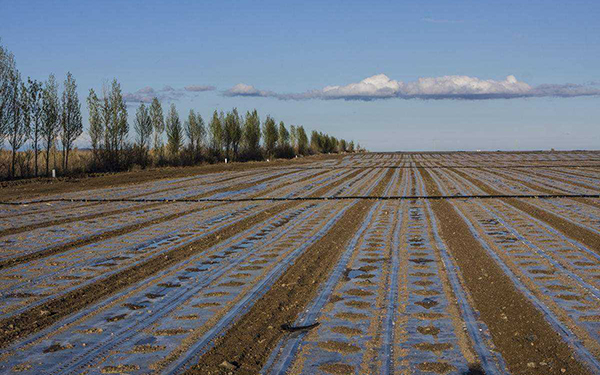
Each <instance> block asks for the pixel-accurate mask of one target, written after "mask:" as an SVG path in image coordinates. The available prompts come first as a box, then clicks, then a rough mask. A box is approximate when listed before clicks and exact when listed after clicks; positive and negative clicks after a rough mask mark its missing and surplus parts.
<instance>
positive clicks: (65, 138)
mask: <svg viewBox="0 0 600 375" xmlns="http://www.w3.org/2000/svg"><path fill="white" fill-rule="evenodd" d="M61 125H62V132H61V135H60V138H61V141H62V149H63V170H64V171H67V170H68V168H69V152H70V151H71V149H72V148H73V143H74V142H75V140H76V139H77V138H78V137H79V136H80V135H81V134H82V133H83V122H82V121H81V104H80V103H79V96H78V95H77V84H76V83H75V79H74V78H73V75H72V74H71V73H70V72H69V73H67V79H66V80H65V88H64V91H63V96H62V116H61Z"/></svg>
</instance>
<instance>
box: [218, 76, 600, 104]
mask: <svg viewBox="0 0 600 375" xmlns="http://www.w3.org/2000/svg"><path fill="white" fill-rule="evenodd" d="M224 94H225V95H227V96H259V97H274V98H277V99H281V100H303V99H327V100H334V99H343V100H363V101H369V100H376V99H390V98H400V99H431V100H442V99H456V100H486V99H513V98H527V97H576V96H598V95H600V88H598V87H597V86H596V85H594V84H589V85H576V84H562V85H554V84H553V85H549V84H545V85H539V86H536V87H533V86H530V85H529V84H527V83H525V82H522V81H519V80H517V78H516V77H515V76H512V75H510V76H507V77H506V78H505V79H504V80H501V81H497V80H493V79H487V80H484V79H480V78H476V77H469V76H443V77H425V78H419V79H418V80H416V81H412V82H402V81H396V80H393V79H390V78H389V77H388V76H386V75H385V74H378V75H374V76H372V77H369V78H366V79H363V80H362V81H360V82H357V83H350V84H348V85H343V86H341V85H335V86H326V87H324V88H322V89H319V90H311V91H306V92H303V93H292V94H279V93H274V92H271V91H263V90H258V89H256V88H255V87H254V86H250V85H246V84H241V83H240V84H238V85H235V86H234V87H232V88H231V89H229V90H227V91H226V92H225V93H224Z"/></svg>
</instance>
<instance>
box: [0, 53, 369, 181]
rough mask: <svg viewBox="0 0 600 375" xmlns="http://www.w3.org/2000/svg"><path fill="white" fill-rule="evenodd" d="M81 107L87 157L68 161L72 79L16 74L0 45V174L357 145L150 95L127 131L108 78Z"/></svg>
mask: <svg viewBox="0 0 600 375" xmlns="http://www.w3.org/2000/svg"><path fill="white" fill-rule="evenodd" d="M86 105H87V110H88V112H89V127H88V136H89V139H90V144H91V155H86V156H84V157H83V158H82V157H81V155H79V154H78V157H79V162H78V163H77V164H76V165H74V163H72V162H71V163H70V162H69V156H70V155H72V154H73V150H74V144H75V141H76V140H77V139H78V138H79V137H80V136H81V135H82V134H83V133H84V130H83V122H82V112H81V111H82V109H81V103H80V101H79V97H78V94H77V83H76V81H75V78H74V77H73V76H72V74H71V73H67V76H66V78H65V80H64V84H63V89H62V91H60V88H59V85H58V83H57V81H56V78H55V76H54V75H53V74H51V75H50V76H49V78H48V79H47V80H46V81H44V82H39V81H37V80H32V79H31V78H27V80H24V79H22V77H21V74H20V72H19V71H18V69H17V67H16V63H15V58H14V56H13V54H12V53H10V52H9V51H8V50H6V49H5V48H3V47H2V46H1V45H0V146H1V148H2V149H3V153H4V154H6V152H7V151H6V150H4V146H5V143H8V145H9V149H8V153H9V156H8V158H4V157H3V158H0V163H1V167H2V168H3V170H2V172H1V173H2V174H1V175H0V176H1V177H2V178H8V179H13V178H17V177H20V178H25V177H34V176H35V177H37V176H40V175H42V174H43V175H46V176H49V175H50V174H51V168H50V161H51V159H53V169H59V172H60V173H61V174H63V175H67V174H69V173H82V172H86V173H90V172H104V171H121V170H127V169H131V168H132V167H134V166H135V165H138V166H140V167H142V168H145V167H147V166H151V165H153V166H166V165H173V166H179V165H193V164H198V163H202V162H210V163H215V162H224V161H248V160H265V159H267V160H270V159H273V158H293V157H297V156H304V155H310V154H317V153H338V152H355V151H360V150H361V149H360V146H356V147H355V145H354V142H353V141H350V142H346V141H345V140H343V139H340V140H338V139H337V138H335V137H333V136H331V135H327V134H324V133H321V132H317V131H312V132H311V134H310V139H309V138H308V135H307V133H306V130H305V129H304V127H303V126H294V125H291V126H289V128H288V127H286V125H285V124H284V123H283V121H280V122H279V123H277V121H275V119H274V118H273V117H271V116H266V118H265V120H264V121H261V119H260V117H259V114H258V113H257V111H256V110H253V111H248V112H246V113H245V114H240V113H239V112H238V110H237V109H236V108H234V109H232V110H231V111H228V112H223V111H220V112H219V111H217V110H215V111H214V112H213V113H212V116H211V117H210V120H208V121H205V120H204V118H203V117H202V116H201V115H200V113H198V112H196V111H194V110H193V109H192V110H190V111H189V113H188V114H187V117H185V118H183V119H182V118H180V116H179V113H178V111H177V108H176V106H175V104H173V103H172V104H170V106H168V107H167V108H163V106H162V103H161V102H160V100H159V99H158V98H156V97H155V98H153V100H152V101H151V103H141V104H139V106H138V107H137V108H136V109H135V116H134V120H133V132H131V133H132V134H131V136H132V137H130V125H129V119H128V110H129V108H128V106H127V104H126V102H125V99H124V96H123V93H122V91H121V86H120V84H119V83H118V81H117V80H116V79H115V80H113V81H112V82H111V84H109V85H104V87H103V88H102V92H101V94H100V95H98V93H96V91H95V90H94V89H90V91H89V94H88V96H87V98H86ZM130 138H133V139H131V140H130ZM79 153H81V151H79ZM87 154H90V153H87ZM57 158H58V159H59V160H58V161H57V160H56V159H57ZM40 162H41V165H42V168H40V167H39V166H40ZM40 169H42V170H40Z"/></svg>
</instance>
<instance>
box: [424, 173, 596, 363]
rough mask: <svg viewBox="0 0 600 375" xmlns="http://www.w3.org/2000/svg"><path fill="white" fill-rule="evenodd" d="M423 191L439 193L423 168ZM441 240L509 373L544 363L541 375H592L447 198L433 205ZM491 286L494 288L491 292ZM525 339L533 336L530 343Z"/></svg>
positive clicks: (432, 203)
mask: <svg viewBox="0 0 600 375" xmlns="http://www.w3.org/2000/svg"><path fill="white" fill-rule="evenodd" d="M421 174H422V175H423V179H424V180H425V183H426V187H427V191H428V192H429V193H430V194H439V191H438V189H437V186H436V185H435V183H434V182H433V180H432V179H431V177H430V175H429V172H428V171H427V170H426V169H421ZM431 206H432V208H433V211H434V213H435V215H436V217H437V218H438V223H439V226H440V229H441V234H442V237H443V239H444V241H445V243H446V245H447V246H448V249H449V250H450V253H451V254H452V256H453V258H454V260H455V261H456V263H457V264H458V266H459V268H460V272H461V275H462V278H463V280H464V282H465V286H466V288H467V289H468V291H469V293H470V294H471V296H472V297H473V300H474V302H475V306H474V308H475V310H476V311H478V312H479V313H480V318H481V320H482V321H483V322H484V323H485V324H486V325H487V326H488V328H489V330H490V333H491V336H492V340H493V341H494V344H495V345H496V347H497V349H498V350H499V351H500V353H501V354H502V356H503V357H504V360H505V361H506V363H507V365H508V368H509V370H510V372H511V373H513V374H527V375H534V374H540V371H539V369H536V368H532V367H530V366H528V364H530V363H535V364H537V363H540V362H545V363H547V364H548V366H546V367H545V368H544V374H564V373H567V374H590V372H589V371H588V370H587V369H586V368H585V367H584V366H583V365H582V364H581V363H580V362H579V361H577V360H576V359H575V358H574V357H575V354H574V353H573V351H572V350H571V348H570V347H569V346H568V345H567V344H566V343H565V342H564V341H563V340H562V338H561V337H560V335H559V334H558V333H557V332H556V331H554V330H553V329H552V327H551V326H550V325H549V323H548V322H547V321H546V320H545V319H544V317H543V315H542V314H541V313H540V311H539V310H537V309H536V308H535V306H534V305H533V304H532V303H531V302H530V301H529V300H528V299H527V298H526V297H525V296H524V295H523V294H522V293H521V292H519V291H518V290H517V289H516V287H515V285H514V284H513V282H512V281H511V280H510V278H509V277H508V276H507V275H506V274H505V273H504V272H503V271H502V269H501V268H500V267H499V266H498V264H497V263H496V262H495V261H494V260H493V259H492V258H491V257H490V256H489V255H488V254H487V252H486V250H485V249H484V248H483V247H482V246H481V244H480V243H479V242H478V241H477V240H476V239H475V238H474V237H473V236H472V235H471V234H470V231H469V228H468V227H467V224H466V223H465V222H464V221H463V219H462V218H461V217H460V216H459V215H458V213H457V212H456V211H455V208H454V206H453V205H452V204H451V203H450V202H449V201H446V200H436V201H433V202H431ZM490 285H494V288H490ZM528 337H536V340H535V341H534V342H532V341H530V340H528Z"/></svg>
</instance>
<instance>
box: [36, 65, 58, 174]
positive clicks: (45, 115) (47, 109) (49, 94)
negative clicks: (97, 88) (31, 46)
mask: <svg viewBox="0 0 600 375" xmlns="http://www.w3.org/2000/svg"><path fill="white" fill-rule="evenodd" d="M59 129H60V101H59V99H58V85H57V83H56V79H55V78H54V74H50V77H48V80H47V81H46V82H45V83H44V90H43V92H42V127H41V129H40V130H41V131H40V134H41V136H42V140H43V144H44V148H45V151H46V155H45V156H46V175H47V176H50V150H51V149H52V146H54V142H55V140H56V136H57V134H58V131H59Z"/></svg>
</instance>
